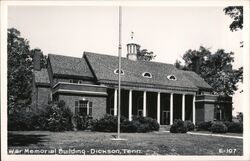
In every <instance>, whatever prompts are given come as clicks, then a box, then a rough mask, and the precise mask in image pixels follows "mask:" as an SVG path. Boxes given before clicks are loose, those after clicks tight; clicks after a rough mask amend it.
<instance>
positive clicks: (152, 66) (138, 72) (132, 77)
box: [83, 52, 203, 90]
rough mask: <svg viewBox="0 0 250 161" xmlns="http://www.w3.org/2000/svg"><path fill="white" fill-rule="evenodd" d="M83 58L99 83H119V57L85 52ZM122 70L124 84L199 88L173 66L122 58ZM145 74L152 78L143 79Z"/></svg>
mask: <svg viewBox="0 0 250 161" xmlns="http://www.w3.org/2000/svg"><path fill="white" fill-rule="evenodd" d="M83 57H85V58H86V60H87V61H88V62H89V64H90V66H91V68H92V70H93V72H94V73H95V75H96V77H97V79H98V81H100V82H101V83H110V82H117V80H118V75H117V74H114V70H115V69H117V68H118V57H116V56H110V55H104V54H96V53H90V52H84V55H83ZM121 69H122V70H123V71H124V75H122V76H121V81H122V82H129V83H133V84H144V86H145V87H147V86H148V87H149V86H150V87H152V86H155V87H156V86H168V87H179V88H189V89H192V90H198V87H197V86H196V85H195V84H194V83H192V82H191V80H190V79H188V78H187V77H186V76H185V75H184V74H183V72H182V71H180V70H178V69H176V68H175V67H174V66H173V65H172V64H165V63H158V62H149V61H132V60H129V59H127V58H122V67H121ZM144 72H149V73H151V74H152V78H145V77H143V76H142V74H143V73H144ZM170 75H174V76H175V77H176V78H177V80H176V81H174V80H169V79H168V76H170ZM202 81H203V80H202Z"/></svg>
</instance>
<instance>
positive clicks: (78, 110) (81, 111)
mask: <svg viewBox="0 0 250 161" xmlns="http://www.w3.org/2000/svg"><path fill="white" fill-rule="evenodd" d="M92 106H93V103H92V102H89V101H85V100H76V101H75V114H78V115H80V116H85V115H90V116H92Z"/></svg>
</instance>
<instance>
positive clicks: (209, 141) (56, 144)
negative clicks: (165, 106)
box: [8, 131, 243, 155]
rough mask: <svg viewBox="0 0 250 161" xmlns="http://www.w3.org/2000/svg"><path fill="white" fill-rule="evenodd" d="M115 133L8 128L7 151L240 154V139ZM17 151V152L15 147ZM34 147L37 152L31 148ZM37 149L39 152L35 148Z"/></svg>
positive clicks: (44, 152)
mask: <svg viewBox="0 0 250 161" xmlns="http://www.w3.org/2000/svg"><path fill="white" fill-rule="evenodd" d="M115 136H116V133H102V132H84V131H77V132H73V131H68V132H48V131H12V132H9V133H8V149H9V154H11V152H13V151H12V150H13V149H14V150H16V151H15V152H17V153H16V154H18V153H19V152H20V153H21V154H33V153H34V154H37V153H36V152H39V153H40V154H54V153H56V154H81V155H82V154H86V155H100V154H101V155H108V154H112V155H117V154H119V155H120V154H122V155H242V153H243V140H242V139H234V138H223V137H214V136H199V135H190V134H172V133H167V132H151V133H122V134H121V138H126V139H127V140H119V141H117V140H116V141H114V140H111V139H112V138H114V137H115ZM18 149H19V150H20V151H19V152H18V151H17V150H18ZM34 150H38V151H34ZM39 150H40V151H39Z"/></svg>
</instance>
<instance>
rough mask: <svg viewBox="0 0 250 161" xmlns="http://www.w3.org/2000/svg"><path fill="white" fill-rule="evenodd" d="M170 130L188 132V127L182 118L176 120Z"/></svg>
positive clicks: (172, 131)
mask: <svg viewBox="0 0 250 161" xmlns="http://www.w3.org/2000/svg"><path fill="white" fill-rule="evenodd" d="M170 132H171V133H186V132H187V127H186V125H185V124H184V121H182V120H180V119H176V120H174V123H173V125H172V126H171V127H170Z"/></svg>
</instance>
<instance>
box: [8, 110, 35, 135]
mask: <svg viewBox="0 0 250 161" xmlns="http://www.w3.org/2000/svg"><path fill="white" fill-rule="evenodd" d="M35 116H36V115H35V113H33V112H25V111H19V112H16V111H15V112H14V113H12V114H9V115H8V130H15V131H19V130H22V131H24V130H35V126H36V125H35V123H34V122H33V119H34V118H35Z"/></svg>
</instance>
